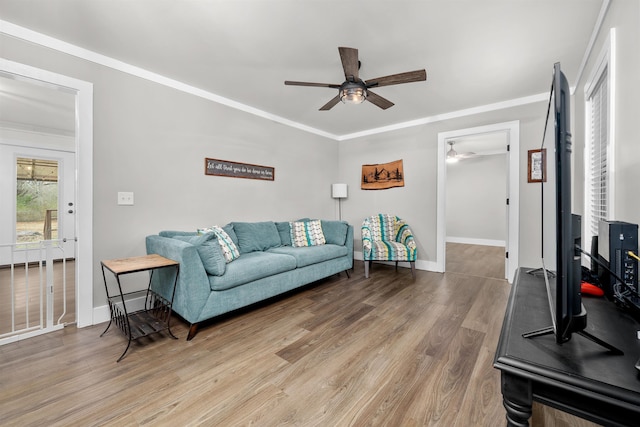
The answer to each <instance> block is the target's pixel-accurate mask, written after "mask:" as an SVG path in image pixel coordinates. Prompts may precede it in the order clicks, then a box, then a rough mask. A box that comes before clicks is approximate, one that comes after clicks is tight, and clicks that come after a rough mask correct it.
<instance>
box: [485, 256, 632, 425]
mask: <svg viewBox="0 0 640 427" xmlns="http://www.w3.org/2000/svg"><path fill="white" fill-rule="evenodd" d="M526 271H527V269H526V268H523V267H521V268H520V269H519V270H518V273H517V274H516V277H515V280H514V282H513V285H512V286H511V295H510V297H509V304H508V305H507V310H506V312H505V317H504V323H503V325H502V332H501V334H500V341H499V342H498V347H497V349H496V355H495V358H494V365H493V366H494V367H495V368H497V369H499V370H500V376H501V380H500V386H501V391H502V396H503V399H504V406H505V409H506V415H507V422H508V424H507V425H509V426H527V425H529V417H531V412H532V405H533V402H534V401H536V402H539V403H542V404H544V405H548V406H551V407H554V408H556V409H560V410H562V411H566V412H569V413H571V414H573V415H577V416H579V417H582V418H585V419H587V420H590V421H593V422H595V423H598V424H600V425H607V426H609V425H611V426H614V425H615V426H628V427H631V426H633V427H636V426H637V425H638V420H639V419H640V372H638V367H637V366H636V365H637V364H638V362H640V361H638V356H639V355H640V340H638V339H637V331H638V329H640V324H639V323H638V321H637V320H635V319H634V318H633V317H632V316H631V315H630V314H629V313H627V312H625V311H623V310H620V309H618V308H617V307H616V306H614V305H613V304H611V302H609V301H606V300H604V299H602V298H584V299H583V300H582V303H583V304H584V306H585V308H586V309H587V312H588V313H589V325H587V329H586V332H591V333H597V334H598V335H599V336H603V337H606V339H607V341H608V342H609V343H611V344H612V345H613V346H615V347H616V348H618V349H620V350H623V351H624V354H623V355H620V356H615V357H612V355H611V353H609V352H605V351H601V350H600V349H599V348H597V347H596V346H594V345H593V344H591V343H589V342H588V341H587V340H583V339H574V340H572V341H571V343H570V345H558V344H557V343H556V342H555V338H554V339H551V337H552V335H548V336H546V337H540V338H539V339H535V340H532V339H525V338H523V337H522V336H523V334H525V333H527V331H530V330H531V329H532V328H535V327H536V326H535V325H545V324H548V322H549V311H548V310H549V304H548V299H547V292H546V289H545V286H544V283H543V279H542V278H541V277H537V276H532V275H530V274H526ZM596 325H597V328H594V327H595V326H596ZM576 326H578V325H576ZM577 329H579V328H577ZM582 332H584V331H582ZM576 333H578V332H577V331H576Z"/></svg>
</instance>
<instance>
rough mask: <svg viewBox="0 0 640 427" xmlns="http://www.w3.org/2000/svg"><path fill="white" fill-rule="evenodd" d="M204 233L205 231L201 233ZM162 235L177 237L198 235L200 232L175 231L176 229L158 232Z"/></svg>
mask: <svg viewBox="0 0 640 427" xmlns="http://www.w3.org/2000/svg"><path fill="white" fill-rule="evenodd" d="M200 234H204V233H200ZM158 235H159V236H161V237H175V236H197V235H198V233H196V232H195V231H174V230H163V231H161V232H160V233H158Z"/></svg>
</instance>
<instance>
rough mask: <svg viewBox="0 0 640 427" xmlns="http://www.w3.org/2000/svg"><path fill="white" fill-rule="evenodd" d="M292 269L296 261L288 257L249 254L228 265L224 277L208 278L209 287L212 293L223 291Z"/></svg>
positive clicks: (267, 253) (274, 254)
mask: <svg viewBox="0 0 640 427" xmlns="http://www.w3.org/2000/svg"><path fill="white" fill-rule="evenodd" d="M294 268H296V260H295V258H293V257H292V256H290V255H286V254H277V253H270V252H251V253H248V254H242V256H241V257H240V258H238V259H237V260H236V261H234V262H232V263H231V264H228V265H227V271H226V272H225V274H224V276H209V285H210V286H211V290H213V291H223V290H225V289H230V288H234V287H236V286H240V285H243V284H245V283H248V282H251V281H254V280H257V279H262V278H263V277H268V276H272V275H274V274H278V273H283V272H285V271H289V270H293V269H294Z"/></svg>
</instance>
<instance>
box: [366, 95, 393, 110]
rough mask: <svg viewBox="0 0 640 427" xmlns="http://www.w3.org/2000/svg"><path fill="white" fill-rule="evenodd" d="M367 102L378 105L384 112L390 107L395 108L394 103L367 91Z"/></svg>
mask: <svg viewBox="0 0 640 427" xmlns="http://www.w3.org/2000/svg"><path fill="white" fill-rule="evenodd" d="M367 101H369V102H371V103H373V104H374V105H377V106H378V107H380V108H382V109H383V110H386V109H387V108H389V107H393V105H394V104H393V102H391V101H389V100H388V99H386V98H383V97H381V96H380V95H377V94H375V93H373V92H371V91H370V90H367Z"/></svg>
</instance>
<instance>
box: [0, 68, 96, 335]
mask: <svg viewBox="0 0 640 427" xmlns="http://www.w3.org/2000/svg"><path fill="white" fill-rule="evenodd" d="M0 73H2V74H4V75H5V76H6V77H10V78H21V77H22V78H26V79H35V80H40V81H43V82H47V83H50V84H53V85H58V86H61V87H64V88H67V89H71V90H72V91H75V93H76V101H75V104H76V105H75V109H76V126H75V160H76V176H75V180H76V197H75V200H76V206H75V208H76V225H75V227H76V230H75V237H76V238H77V246H76V262H75V269H76V271H75V274H76V322H77V326H78V327H79V328H82V327H86V326H91V325H93V84H92V83H89V82H85V81H82V80H78V79H75V78H73V77H68V76H64V75H62V74H57V73H53V72H51V71H47V70H42V69H39V68H35V67H31V66H29V65H24V64H20V63H18V62H14V61H9V60H8V59H4V58H0Z"/></svg>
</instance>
